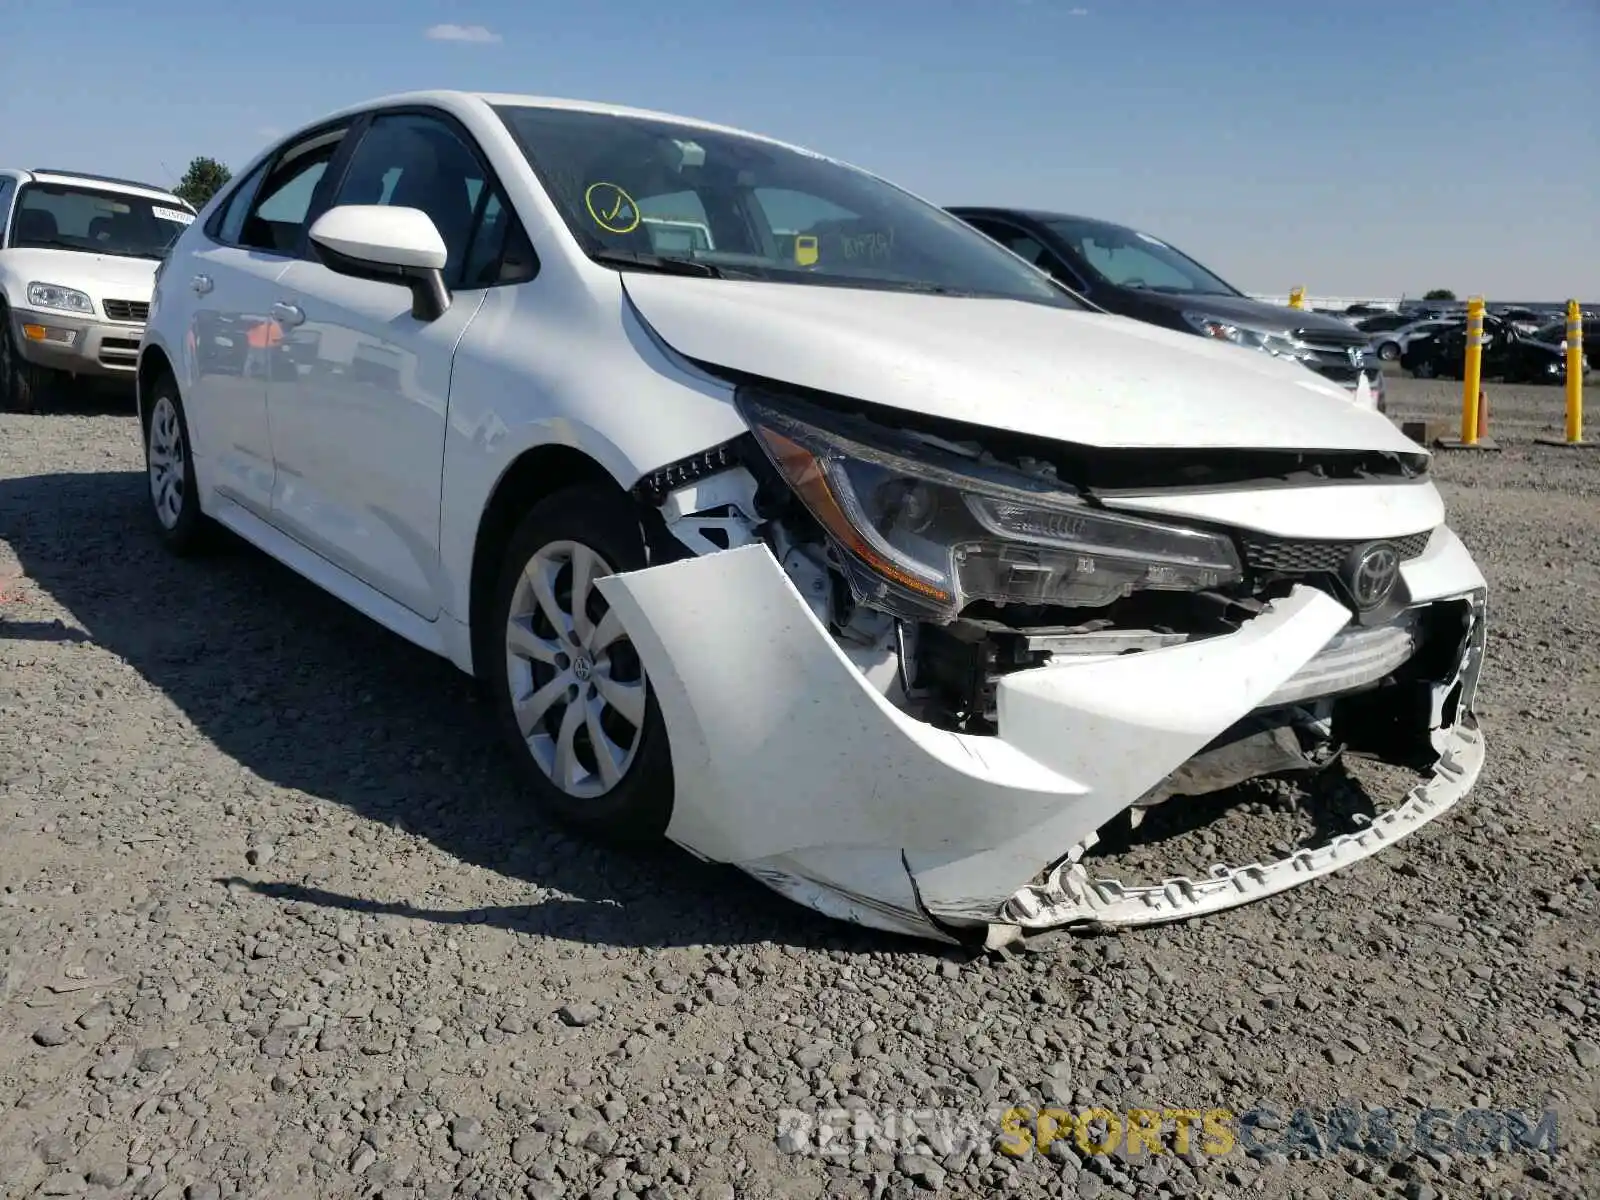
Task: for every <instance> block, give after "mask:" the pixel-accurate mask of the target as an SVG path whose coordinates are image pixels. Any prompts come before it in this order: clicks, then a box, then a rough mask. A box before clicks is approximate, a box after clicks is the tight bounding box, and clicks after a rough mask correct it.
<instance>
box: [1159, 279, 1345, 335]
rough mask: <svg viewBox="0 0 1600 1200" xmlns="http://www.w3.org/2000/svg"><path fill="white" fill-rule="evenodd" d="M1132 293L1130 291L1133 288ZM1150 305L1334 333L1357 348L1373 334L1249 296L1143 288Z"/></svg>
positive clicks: (1264, 325)
mask: <svg viewBox="0 0 1600 1200" xmlns="http://www.w3.org/2000/svg"><path fill="white" fill-rule="evenodd" d="M1130 290H1131V289H1130ZM1134 294H1135V295H1137V296H1138V297H1139V299H1141V300H1143V301H1145V302H1146V303H1148V304H1159V305H1161V306H1162V307H1163V308H1170V309H1171V310H1172V311H1173V312H1180V313H1182V312H1193V313H1205V314H1207V315H1208V316H1213V317H1221V318H1222V319H1223V320H1229V321H1237V322H1239V323H1240V324H1241V325H1253V326H1259V327H1261V328H1264V329H1303V330H1306V331H1308V332H1311V333H1326V334H1332V335H1334V336H1335V337H1338V338H1340V339H1341V340H1343V341H1347V342H1349V343H1350V344H1352V345H1357V344H1359V343H1361V342H1363V341H1365V340H1367V339H1368V338H1370V337H1371V336H1372V335H1371V334H1366V333H1362V332H1361V330H1359V329H1357V328H1356V327H1355V326H1354V325H1352V324H1350V323H1349V322H1348V321H1341V320H1340V319H1339V318H1338V317H1330V316H1329V315H1328V314H1327V313H1319V312H1311V311H1309V310H1307V309H1293V308H1290V307H1289V306H1288V305H1285V304H1269V303H1268V302H1267V301H1265V300H1252V299H1251V298H1250V297H1249V296H1196V295H1180V294H1177V293H1173V292H1153V291H1149V290H1147V289H1141V290H1138V291H1136V292H1134Z"/></svg>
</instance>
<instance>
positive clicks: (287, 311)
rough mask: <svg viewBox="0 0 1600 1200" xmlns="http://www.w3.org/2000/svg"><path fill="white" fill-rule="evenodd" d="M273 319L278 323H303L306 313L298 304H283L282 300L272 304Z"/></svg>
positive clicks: (292, 324)
mask: <svg viewBox="0 0 1600 1200" xmlns="http://www.w3.org/2000/svg"><path fill="white" fill-rule="evenodd" d="M272 317H273V320H275V321H277V322H278V324H279V325H287V326H294V325H301V324H304V323H305V319H306V314H305V311H304V310H303V309H301V307H300V306H299V305H298V304H285V303H284V302H283V301H282V300H280V301H278V302H277V303H276V304H274V305H273V306H272Z"/></svg>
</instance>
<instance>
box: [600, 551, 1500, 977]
mask: <svg viewBox="0 0 1600 1200" xmlns="http://www.w3.org/2000/svg"><path fill="white" fill-rule="evenodd" d="M1403 573H1404V578H1405V582H1406V585H1407V588H1408V590H1409V592H1410V595H1411V598H1412V602H1413V603H1414V604H1417V605H1421V604H1425V603H1429V602H1431V601H1434V600H1442V599H1449V598H1465V597H1469V596H1475V595H1481V594H1482V589H1483V588H1484V582H1483V577H1482V576H1481V575H1480V574H1479V573H1478V570H1477V568H1476V567H1475V566H1474V564H1473V563H1472V560H1471V558H1470V557H1469V556H1468V555H1467V553H1466V550H1465V548H1464V547H1462V545H1461V543H1460V542H1459V540H1457V539H1456V537H1455V535H1454V534H1452V533H1450V531H1449V530H1447V529H1440V530H1439V531H1438V532H1437V533H1436V534H1435V536H1434V538H1433V539H1432V542H1431V543H1430V545H1429V548H1428V551H1427V552H1426V553H1425V554H1424V555H1423V556H1422V557H1420V558H1418V559H1415V560H1412V561H1411V562H1409V563H1407V564H1406V565H1405V567H1404V568H1403ZM598 586H599V588H600V589H601V592H602V593H603V594H604V595H605V596H606V599H607V600H608V601H609V602H610V603H611V604H612V605H613V606H614V607H616V608H617V610H618V614H619V615H620V616H621V617H622V618H623V621H624V623H625V625H626V627H627V628H628V630H629V632H630V635H631V637H632V639H633V642H634V645H635V647H636V648H637V649H638V651H639V654H640V656H641V658H642V659H643V662H644V665H645V668H646V670H647V671H648V672H649V674H650V678H651V681H652V684H653V686H654V688H655V691H656V694H657V698H658V700H659V703H660V705H661V711H662V716H663V718H664V720H665V723H666V726H667V732H668V736H669V738H670V740H671V744H672V755H673V764H674V770H675V776H676V796H677V801H676V807H675V810H674V813H673V817H672V822H671V824H670V826H669V827H668V830H667V833H668V836H669V837H670V838H672V840H674V841H676V842H677V843H679V844H680V845H682V846H684V847H685V848H686V849H688V850H689V851H691V852H692V853H694V854H696V855H699V856H700V857H703V858H707V859H711V860H714V861H719V862H726V863H732V864H735V865H737V866H739V867H740V868H742V869H743V870H745V871H747V872H748V873H749V874H751V875H753V876H755V877H756V878H758V879H760V880H762V881H763V882H765V883H767V884H768V885H769V886H771V887H773V888H774V889H776V890H777V891H779V892H782V893H783V894H785V895H787V896H789V897H790V898H792V899H794V900H797V901H799V902H801V903H804V904H806V905H808V906H810V907H812V908H815V909H817V910H819V911H822V912H824V913H827V914H829V915H831V916H835V917H840V918H843V919H846V920H850V921H855V922H858V923H860V924H864V925H870V926H874V927H877V928H882V929H889V930H896V931H900V932H906V933H913V934H918V935H922V936H931V937H936V938H941V939H948V940H962V939H970V940H982V941H984V942H986V943H987V944H989V945H999V944H1003V943H1005V942H1007V941H1013V940H1018V939H1020V938H1024V937H1026V936H1029V935H1031V934H1034V933H1037V932H1042V931H1044V930H1048V929H1052V928H1059V927H1063V926H1071V925H1083V924H1099V925H1139V924H1150V923H1154V922H1159V921H1166V920H1172V919H1177V918H1182V917H1189V916H1194V915H1197V914H1199V913H1204V912H1209V911H1215V910H1219V909H1223V908H1228V907H1232V906H1234V905H1238V904H1243V903H1246V902H1248V901H1250V900H1253V899H1256V898H1258V897H1260V896H1265V895H1269V894H1272V893H1274V892H1278V891H1282V890H1284V889H1286V888H1288V887H1291V886H1293V885H1295V884H1297V883H1300V882H1303V881H1305V880H1307V879H1312V878H1316V877H1317V876H1319V875H1323V874H1326V873H1328V872H1330V871H1333V870H1336V869H1338V868H1339V867H1342V866H1345V865H1348V864H1349V863H1352V862H1355V861H1357V860H1359V859H1361V858H1364V857H1366V856H1368V855H1370V854H1373V853H1375V852H1376V851H1377V850H1379V849H1381V848H1383V847H1384V846H1386V845H1390V844H1392V843H1393V842H1394V841H1396V840H1398V839H1399V838H1400V837H1403V836H1404V835H1405V834H1406V833H1409V832H1411V831H1412V830H1413V829H1415V828H1417V827H1419V826H1420V825H1422V824H1424V823H1425V822H1426V821H1428V820H1431V819H1432V818H1433V817H1435V816H1437V815H1438V814H1439V813H1441V812H1444V811H1445V810H1446V809H1448V808H1449V807H1450V806H1451V805H1452V804H1454V803H1455V802H1456V801H1457V800H1459V799H1460V798H1461V796H1463V795H1465V794H1466V792H1467V791H1468V790H1469V789H1470V787H1471V786H1472V784H1473V782H1474V780H1475V779H1476V777H1477V775H1478V771H1479V769H1480V768H1481V766H1482V762H1483V742H1482V738H1481V735H1479V733H1478V732H1477V730H1476V727H1475V725H1474V723H1473V721H1472V718H1471V716H1470V713H1471V699H1472V692H1473V689H1474V687H1475V683H1476V678H1477V673H1478V669H1479V666H1480V663H1481V649H1482V639H1483V633H1482V623H1483V622H1482V613H1481V609H1475V610H1474V615H1473V621H1472V630H1471V632H1470V633H1469V635H1468V637H1467V638H1466V639H1465V641H1464V643H1463V646H1462V652H1461V655H1460V665H1459V668H1458V676H1457V680H1455V681H1451V682H1453V683H1455V684H1457V685H1458V688H1457V691H1456V696H1457V699H1456V700H1455V701H1453V702H1448V703H1447V702H1446V700H1445V698H1444V696H1443V695H1441V697H1440V700H1439V702H1438V703H1437V704H1436V706H1435V707H1436V715H1437V717H1438V720H1439V721H1440V722H1441V727H1440V728H1438V729H1436V730H1435V731H1434V735H1433V741H1434V749H1435V750H1436V751H1437V752H1439V754H1440V760H1439V763H1438V765H1437V767H1436V769H1435V770H1434V772H1433V774H1432V777H1431V778H1430V779H1429V780H1427V781H1425V782H1424V783H1423V784H1421V785H1419V786H1418V787H1417V788H1416V789H1414V790H1413V791H1412V792H1411V794H1410V795H1409V796H1408V797H1407V798H1406V800H1405V801H1404V803H1402V804H1401V805H1400V806H1399V807H1397V808H1395V809H1393V810H1392V811H1390V812H1388V813H1386V814H1385V815H1384V816H1382V817H1380V818H1379V819H1377V820H1376V821H1374V822H1373V824H1372V825H1371V826H1370V827H1368V828H1365V829H1363V830H1361V831H1359V832H1357V833H1355V834H1352V835H1348V836H1346V837H1341V838H1338V839H1335V840H1334V841H1332V842H1330V843H1328V844H1327V845H1325V846H1321V847H1317V848H1314V849H1308V850H1303V851H1301V852H1299V853H1297V854H1295V855H1293V856H1291V857H1290V858H1288V859H1285V860H1283V861H1282V862H1279V863H1273V864H1268V865H1264V866H1263V865H1260V864H1252V865H1250V866H1244V867H1234V868H1216V869H1214V873H1213V876H1211V877H1208V878H1205V879H1202V880H1188V879H1179V880H1168V881H1165V882H1162V883H1160V884H1158V885H1155V886H1153V887H1149V888H1131V887H1124V886H1123V885H1120V884H1117V883H1112V882H1109V881H1094V880H1091V879H1089V878H1088V877H1087V876H1086V875H1085V874H1084V873H1083V868H1082V867H1080V866H1078V865H1077V864H1075V863H1073V862H1071V861H1064V860H1067V859H1068V856H1069V855H1070V854H1071V852H1072V851H1073V850H1074V848H1075V847H1079V846H1081V845H1083V844H1085V843H1086V842H1087V841H1090V840H1092V838H1093V836H1094V834H1095V832H1096V831H1097V830H1098V829H1099V828H1100V827H1101V826H1103V825H1104V824H1105V823H1106V822H1107V821H1108V820H1109V819H1111V818H1112V817H1113V816H1115V815H1116V814H1117V813H1119V812H1121V811H1122V810H1124V809H1126V808H1128V807H1129V806H1131V805H1132V804H1133V803H1134V802H1135V801H1137V800H1138V799H1139V798H1140V797H1141V796H1143V795H1144V794H1145V793H1147V792H1148V791H1150V789H1152V788H1153V787H1155V786H1156V785H1157V784H1159V783H1161V782H1162V781H1163V780H1164V779H1165V778H1166V777H1167V776H1169V775H1170V774H1171V773H1172V772H1173V771H1174V770H1176V769H1177V768H1178V767H1179V766H1181V765H1182V764H1183V763H1185V762H1186V761H1187V760H1188V759H1190V758H1191V757H1193V756H1194V755H1195V754H1196V753H1197V752H1198V751H1200V750H1201V749H1203V748H1204V747H1205V746H1206V745H1207V744H1208V743H1210V742H1211V741H1212V740H1213V739H1214V738H1216V737H1217V736H1218V735H1219V734H1221V733H1222V732H1223V731H1225V730H1227V729H1229V728H1230V727H1231V726H1233V725H1234V724H1235V723H1236V722H1238V721H1239V720H1240V719H1242V718H1244V717H1245V716H1247V715H1248V714H1249V713H1251V712H1252V711H1254V710H1256V709H1258V708H1260V707H1262V706H1263V705H1264V704H1266V703H1267V702H1268V701H1269V699H1270V698H1271V697H1273V695H1274V693H1277V692H1279V691H1280V689H1282V688H1283V687H1284V686H1285V684H1287V683H1288V682H1289V681H1290V680H1291V679H1292V678H1293V677H1294V676H1295V675H1296V673H1297V672H1300V671H1301V669H1302V668H1303V667H1305V665H1306V664H1307V663H1308V662H1310V661H1311V660H1312V659H1313V658H1314V657H1316V656H1317V654H1318V653H1319V652H1320V651H1322V650H1323V649H1324V648H1325V647H1327V645H1328V644H1329V643H1330V642H1331V641H1334V640H1335V638H1336V637H1337V636H1338V635H1339V634H1340V632H1341V630H1343V629H1344V628H1345V627H1346V625H1347V624H1348V623H1349V620H1350V616H1351V614H1350V612H1349V610H1347V609H1346V608H1345V607H1344V606H1343V605H1341V604H1340V603H1339V602H1338V601H1336V600H1335V599H1333V598H1332V597H1331V596H1329V595H1328V594H1326V593H1324V592H1322V591H1319V590H1316V589H1313V588H1309V587H1299V588H1296V589H1295V591H1294V592H1293V593H1292V594H1291V595H1290V596H1288V597H1287V598H1285V599H1284V600H1282V601H1279V602H1277V603H1275V604H1273V605H1272V606H1270V607H1269V608H1268V609H1267V611H1266V612H1264V613H1263V614H1262V615H1261V616H1259V617H1257V618H1256V619H1255V620H1253V621H1251V622H1250V623H1249V624H1248V625H1247V626H1245V627H1244V628H1242V629H1241V630H1239V631H1238V632H1236V633H1233V634H1229V635H1226V636H1220V637H1214V638H1210V639H1207V640H1204V641H1199V642H1191V643H1186V644H1183V645H1177V646H1172V647H1168V648H1164V649H1158V650H1148V651H1143V652H1141V653H1138V654H1131V655H1123V656H1118V657H1114V658H1094V659H1091V660H1088V661H1067V662H1061V661H1059V660H1058V662H1057V663H1054V664H1051V665H1048V666H1044V667H1040V668H1038V669H1034V670H1027V671H1020V672H1017V673H1015V674H1012V675H1008V676H1006V677H1005V678H1004V679H1002V680H1001V682H1000V684H999V686H998V696H997V698H998V729H999V732H998V735H997V736H976V735H966V734H960V733H954V732H949V731H946V730H940V729H936V728H934V727H932V726H930V725H927V724H924V723H923V722H920V721H918V720H916V719H914V718H913V717H911V716H909V715H907V714H906V713H904V712H902V711H901V710H900V709H898V708H896V707H895V706H894V705H893V704H891V703H890V702H889V701H888V700H887V699H886V698H885V697H884V696H883V695H882V694H880V693H879V692H878V691H877V690H876V689H874V688H873V687H872V686H871V685H870V684H869V683H868V682H867V681H866V680H865V679H864V678H863V677H862V676H861V675H860V674H859V673H858V672H857V671H856V670H855V668H854V667H853V666H852V665H851V663H850V662H849V660H848V659H847V658H846V657H845V655H844V654H843V652H842V651H841V650H840V649H839V647H838V645H837V644H836V643H835V641H834V640H833V638H832V637H831V636H830V635H829V634H828V632H827V630H826V629H825V628H824V627H823V626H822V625H821V624H820V623H819V622H818V621H817V619H816V617H815V616H814V615H813V613H812V611H811V609H810V608H809V607H808V606H807V605H806V604H805V602H804V601H803V600H802V599H801V597H800V595H799V594H798V592H796V591H795V589H794V586H793V584H792V583H791V582H790V581H789V579H788V577H787V576H786V575H785V574H784V572H783V570H782V568H781V567H780V566H779V565H778V563H777V562H776V561H775V560H774V559H773V557H772V555H771V553H770V552H769V551H768V550H767V548H766V547H765V546H764V545H754V546H746V547H742V548H740V549H735V550H728V551H723V552H720V553H714V554H708V555H705V556H703V557H700V558H695V559H688V560H683V561H679V562H673V563H668V564H665V565H662V566H658V567H650V568H646V569H644V570H641V571H636V572H631V573H627V574H623V575H614V576H609V577H607V578H605V579H603V580H601V581H599V583H598ZM1446 712H1450V713H1451V721H1452V724H1450V725H1449V726H1448V727H1443V725H1442V722H1443V721H1444V718H1445V713H1446Z"/></svg>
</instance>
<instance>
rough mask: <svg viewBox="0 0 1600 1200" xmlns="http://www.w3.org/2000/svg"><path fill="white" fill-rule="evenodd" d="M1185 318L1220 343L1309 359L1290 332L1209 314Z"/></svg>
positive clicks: (1199, 330)
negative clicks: (1241, 322) (1240, 322)
mask: <svg viewBox="0 0 1600 1200" xmlns="http://www.w3.org/2000/svg"><path fill="white" fill-rule="evenodd" d="M1183 319H1184V320H1185V321H1187V322H1189V324H1190V325H1192V326H1194V329H1195V331H1196V332H1197V333H1201V334H1204V335H1205V336H1206V337H1209V338H1215V339H1216V340H1217V341H1219V342H1232V343H1233V344H1234V345H1235V346H1245V347H1248V348H1249V349H1251V350H1265V351H1266V352H1267V353H1268V354H1273V355H1276V356H1277V357H1279V358H1292V359H1296V360H1304V359H1305V358H1307V357H1308V351H1307V350H1306V348H1305V346H1304V345H1302V344H1301V343H1300V342H1298V341H1296V340H1295V339H1294V338H1293V337H1291V336H1290V335H1289V331H1288V330H1287V329H1263V328H1261V327H1259V326H1254V325H1241V324H1239V323H1238V322H1237V321H1232V320H1229V319H1228V318H1227V317H1214V316H1212V315H1210V314H1209V313H1199V312H1186V313H1184V314H1183Z"/></svg>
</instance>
